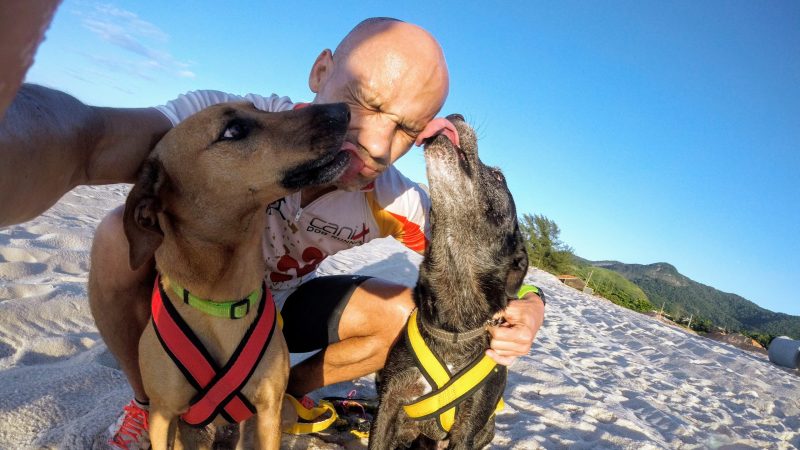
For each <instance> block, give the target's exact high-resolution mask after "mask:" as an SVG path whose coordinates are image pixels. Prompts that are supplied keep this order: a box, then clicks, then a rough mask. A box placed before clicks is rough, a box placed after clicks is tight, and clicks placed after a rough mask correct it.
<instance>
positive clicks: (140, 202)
mask: <svg viewBox="0 0 800 450" xmlns="http://www.w3.org/2000/svg"><path fill="white" fill-rule="evenodd" d="M349 120H350V111H349V108H348V107H347V105H345V104H343V103H336V104H328V105H312V106H308V107H305V108H301V109H296V110H292V111H284V112H278V113H268V112H263V111H259V110H258V109H256V108H255V107H254V106H253V105H252V104H247V103H223V104H219V105H215V106H211V107H209V108H206V109H204V110H202V111H200V112H198V113H197V114H195V115H193V116H191V117H189V118H188V119H186V120H185V121H183V122H181V123H180V124H179V125H178V126H177V127H175V128H173V129H172V130H170V131H169V132H168V133H167V134H166V135H165V136H164V137H163V138H162V139H161V141H160V142H159V143H158V144H157V145H156V147H155V149H154V150H153V152H152V153H151V154H150V156H149V157H148V159H147V160H146V161H145V163H144V165H143V167H142V169H141V172H140V174H139V180H138V181H137V182H136V184H135V185H134V186H133V189H132V190H131V192H130V194H129V195H128V199H127V201H126V202H125V213H124V218H123V222H124V228H125V235H126V236H127V238H128V242H129V245H130V263H131V267H132V268H134V269H135V268H138V267H139V266H141V265H142V264H143V263H144V262H145V261H147V260H148V259H149V258H150V257H151V256H152V255H153V254H154V252H155V250H156V249H157V248H158V247H159V245H161V242H162V241H163V239H164V232H165V231H167V229H169V230H173V231H174V230H178V229H179V230H180V233H181V235H183V236H187V237H188V236H191V237H193V238H195V239H201V240H203V241H208V242H214V243H231V242H236V240H237V239H241V235H242V233H243V232H244V231H245V230H246V229H248V227H249V226H250V222H251V220H252V218H253V216H254V214H256V213H259V212H262V211H263V210H264V208H265V207H266V205H268V204H269V203H272V202H274V201H275V200H278V199H280V198H281V197H284V196H286V195H288V194H290V193H292V192H295V191H297V190H299V189H301V188H304V187H308V186H313V185H321V184H327V183H330V182H332V181H334V180H335V179H336V178H337V177H338V176H339V175H341V174H342V172H343V171H344V170H345V169H346V168H347V165H348V163H349V158H350V156H349V154H348V152H346V151H345V152H343V151H341V147H342V143H343V140H344V136H345V134H346V132H347V126H348V123H349Z"/></svg>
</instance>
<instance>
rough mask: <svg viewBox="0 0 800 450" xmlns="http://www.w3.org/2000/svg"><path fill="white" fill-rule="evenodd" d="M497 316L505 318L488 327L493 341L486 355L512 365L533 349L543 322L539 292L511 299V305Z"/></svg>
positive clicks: (496, 360)
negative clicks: (499, 322) (496, 324)
mask: <svg viewBox="0 0 800 450" xmlns="http://www.w3.org/2000/svg"><path fill="white" fill-rule="evenodd" d="M498 316H499V317H503V318H504V319H505V320H506V321H505V323H503V324H501V325H499V326H496V327H490V328H489V334H490V335H491V336H492V341H491V343H490V344H489V347H490V348H489V349H488V350H486V354H487V355H489V357H490V358H492V359H493V360H495V362H497V363H498V364H502V365H504V366H510V365H511V364H512V363H513V362H514V361H516V360H517V358H519V357H520V356H524V355H527V354H528V352H530V350H531V346H532V345H533V340H534V339H535V338H536V333H537V332H538V331H539V328H540V327H541V326H542V323H543V322H544V303H543V302H542V299H541V298H539V296H538V295H536V294H534V293H532V292H529V293H528V294H526V295H525V296H523V297H522V299H520V300H509V302H508V307H507V308H506V309H505V311H503V312H501V313H499V314H498Z"/></svg>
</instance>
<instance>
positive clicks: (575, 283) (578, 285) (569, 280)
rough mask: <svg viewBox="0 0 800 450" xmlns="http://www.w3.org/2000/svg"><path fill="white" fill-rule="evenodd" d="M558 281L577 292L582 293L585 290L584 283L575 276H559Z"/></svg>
mask: <svg viewBox="0 0 800 450" xmlns="http://www.w3.org/2000/svg"><path fill="white" fill-rule="evenodd" d="M558 281H560V282H562V283H564V284H566V285H567V286H569V287H571V288H574V289H577V290H579V291H584V290H585V289H586V282H585V281H583V280H581V279H580V278H578V277H576V276H575V275H559V276H558Z"/></svg>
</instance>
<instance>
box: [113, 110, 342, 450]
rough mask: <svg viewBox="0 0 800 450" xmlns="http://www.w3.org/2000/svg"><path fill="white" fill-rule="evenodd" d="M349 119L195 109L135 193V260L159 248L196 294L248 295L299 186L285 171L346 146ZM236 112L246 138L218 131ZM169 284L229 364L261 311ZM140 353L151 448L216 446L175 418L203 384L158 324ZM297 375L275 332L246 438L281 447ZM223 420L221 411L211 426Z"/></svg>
mask: <svg viewBox="0 0 800 450" xmlns="http://www.w3.org/2000/svg"><path fill="white" fill-rule="evenodd" d="M348 119H349V113H348V112H347V108H346V107H345V106H343V105H330V106H327V105H326V106H324V107H323V106H316V107H308V108H303V109H301V110H297V111H289V112H283V113H264V112H261V111H258V110H256V109H255V108H254V107H252V105H247V104H222V105H217V106H212V107H210V108H207V109H205V110H203V111H201V112H199V113H198V114H196V115H194V116H192V117H190V118H188V119H186V120H185V121H184V122H182V123H181V124H180V125H179V126H177V127H176V128H174V129H173V130H172V131H170V132H169V133H167V135H166V136H164V138H163V139H162V140H161V141H160V142H159V144H158V145H157V146H156V148H155V150H154V151H153V153H152V154H151V156H150V158H149V159H148V161H147V162H146V163H145V166H144V167H143V170H142V173H141V176H140V179H139V182H137V184H136V185H135V186H134V188H133V189H132V191H131V193H130V195H129V197H128V200H127V202H126V207H125V215H124V226H125V234H126V236H127V237H128V241H129V244H130V255H131V266H132V267H133V268H137V267H139V266H141V265H142V264H143V263H144V262H145V261H147V260H148V259H149V258H150V257H151V256H152V255H153V254H155V258H156V266H157V268H158V270H159V272H160V273H161V274H163V276H165V277H166V278H168V279H170V280H173V281H174V282H177V283H179V284H180V285H181V286H183V287H185V288H186V289H188V290H189V291H190V292H192V293H193V294H195V295H197V296H199V297H202V298H207V299H219V300H232V299H239V298H243V297H245V296H246V295H247V294H248V293H249V292H251V291H253V290H254V289H256V288H258V287H259V286H260V285H261V282H262V280H263V277H264V270H265V268H264V263H263V259H262V256H261V245H260V244H261V236H262V233H263V230H264V227H265V220H266V218H265V214H264V209H265V207H266V205H267V204H269V203H271V202H273V201H275V200H277V199H279V198H281V197H283V196H285V195H287V194H289V193H290V192H291V189H288V188H286V187H283V186H284V185H285V184H286V183H285V182H284V176H285V174H286V173H287V171H290V170H292V169H294V168H297V167H298V166H301V165H303V164H305V163H309V162H312V161H316V160H319V159H320V158H323V157H330V155H331V154H333V153H338V151H339V149H340V148H341V143H342V138H343V136H344V133H345V131H346V128H347V121H348ZM232 120H233V121H239V122H238V123H246V124H248V125H247V127H248V128H249V130H250V131H249V132H248V134H247V137H246V138H243V139H241V140H235V141H232V140H223V141H218V138H219V137H220V136H221V135H222V134H224V133H225V130H226V129H227V128H228V127H229V126H230V124H231V121H232ZM327 181H328V180H326V179H323V180H319V179H316V180H308V181H307V182H308V183H313V182H327ZM294 188H296V187H294ZM165 291H166V292H167V294H168V296H169V297H170V299H171V301H172V304H173V305H174V306H175V307H176V308H177V310H178V311H179V313H180V314H181V316H182V317H183V319H184V320H185V321H186V322H187V323H188V324H189V326H190V327H191V328H192V330H193V331H194V332H195V334H196V335H197V336H198V337H199V338H200V340H201V341H202V342H203V344H204V345H205V346H206V348H207V349H208V351H209V352H210V353H211V355H212V356H213V357H214V358H215V359H216V360H217V362H218V363H219V365H220V366H223V365H224V364H225V363H226V362H227V360H228V357H229V355H231V354H232V353H233V351H234V350H235V348H236V347H237V346H238V345H239V342H240V340H241V338H242V336H243V335H244V333H245V331H246V330H247V328H248V327H249V326H250V324H251V323H252V322H253V320H254V319H255V317H256V314H255V311H251V313H250V314H248V315H247V316H246V317H245V318H242V319H238V320H232V319H223V318H217V317H212V316H209V315H206V314H204V313H202V312H200V311H198V310H196V309H194V308H192V307H190V306H188V305H186V304H184V303H183V302H182V300H181V299H176V298H174V297H175V294H174V292H173V291H172V290H171V289H170V288H169V286H166V285H165ZM139 361H140V370H141V373H142V379H143V382H144V387H145V391H146V392H147V395H148V396H149V398H150V401H151V407H150V439H151V443H152V446H153V448H154V449H165V448H167V447H168V445H169V444H170V442H169V441H170V440H171V439H170V438H171V437H172V436H175V435H177V439H176V442H175V447H174V448H183V446H184V445H185V446H186V447H197V448H210V447H211V444H212V440H213V439H210V438H209V436H210V434H208V433H203V432H202V430H193V429H191V428H189V427H187V426H176V425H175V424H176V420H177V418H178V416H179V415H180V414H182V413H184V412H185V411H186V410H187V408H188V405H189V402H190V400H191V399H192V398H193V397H194V396H195V395H196V391H195V390H194V388H192V386H191V385H189V383H188V382H187V381H186V379H185V378H184V376H183V374H182V373H181V372H180V371H179V369H178V368H177V367H176V366H175V364H174V363H173V361H172V360H171V359H170V358H169V356H168V355H167V354H166V353H165V352H164V350H163V348H162V346H161V344H160V342H159V341H158V338H157V337H156V335H155V331H154V329H153V326H152V323H148V325H147V327H146V329H145V331H144V333H143V335H142V337H141V340H140V342H139ZM288 376H289V357H288V350H287V348H286V342H285V341H284V338H283V335H282V334H281V333H280V332H279V330H276V332H275V333H273V336H272V341H271V343H270V345H269V347H268V349H267V350H266V352H265V354H264V357H263V358H262V359H261V361H260V362H259V364H258V366H257V368H256V371H255V372H254V373H253V375H252V376H251V377H250V379H249V381H248V383H247V384H246V386H245V387H244V389H243V393H244V395H245V396H246V397H247V398H248V399H249V400H250V401H251V402H252V403H253V405H254V406H255V407H256V409H257V411H258V413H257V414H256V415H255V416H254V417H253V418H251V419H250V420H248V423H247V424H246V426H244V427H243V428H242V433H243V434H245V435H246V436H242V437H243V439H241V442H240V443H253V444H254V446H255V447H256V448H265V449H277V448H278V447H279V445H280V428H281V410H282V405H283V403H284V402H283V400H282V399H283V395H284V391H285V389H286V384H287V381H288ZM222 423H225V422H224V419H221V418H217V421H216V422H215V423H214V425H219V424H222ZM187 434H188V436H187Z"/></svg>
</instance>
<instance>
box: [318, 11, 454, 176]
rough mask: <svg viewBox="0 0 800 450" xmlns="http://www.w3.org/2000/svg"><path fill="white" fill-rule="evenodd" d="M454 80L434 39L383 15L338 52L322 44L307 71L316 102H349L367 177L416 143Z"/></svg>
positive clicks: (352, 34)
mask: <svg viewBox="0 0 800 450" xmlns="http://www.w3.org/2000/svg"><path fill="white" fill-rule="evenodd" d="M449 85H450V80H449V74H448V71H447V63H446V61H445V58H444V52H443V51H442V48H441V47H440V46H439V43H438V42H436V39H435V38H434V37H433V36H432V35H431V34H430V33H428V32H427V31H426V30H424V29H423V28H421V27H419V26H417V25H413V24H410V23H406V22H403V21H400V20H397V19H391V18H385V17H376V18H371V19H367V20H364V21H362V22H360V23H359V24H358V25H356V26H355V28H353V29H352V30H351V31H350V32H349V33H348V34H347V36H345V37H344V39H342V42H341V43H339V45H338V46H337V47H336V51H335V52H334V53H331V51H330V50H324V51H323V52H322V53H321V54H320V55H319V57H317V60H316V62H315V63H314V67H312V69H311V75H310V77H309V87H310V88H311V91H312V92H314V93H316V94H317V96H316V98H315V99H314V101H315V102H317V103H332V102H345V103H348V104H349V105H350V109H351V113H352V119H351V121H350V124H351V127H350V129H351V135H350V137H349V139H350V140H351V141H353V144H355V145H356V147H358V150H359V151H358V152H357V153H358V156H359V158H360V159H361V160H362V161H363V162H364V169H363V170H361V172H360V173H361V175H362V179H361V181H369V180H371V179H374V178H375V177H376V176H377V174H378V173H380V172H381V171H383V170H385V169H386V167H388V166H389V165H390V164H391V163H393V162H394V161H395V160H396V159H397V158H399V157H400V156H402V155H403V154H404V153H405V152H407V151H408V150H409V148H411V145H412V144H413V142H414V140H415V138H416V136H417V135H418V134H419V133H420V132H421V131H422V130H423V129H424V128H425V126H426V125H427V123H428V122H429V121H430V120H431V119H433V117H434V116H435V115H436V114H437V113H438V112H439V110H440V109H441V108H442V106H443V105H444V101H445V99H446V98H447V94H448V91H449ZM354 167H355V166H354Z"/></svg>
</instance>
